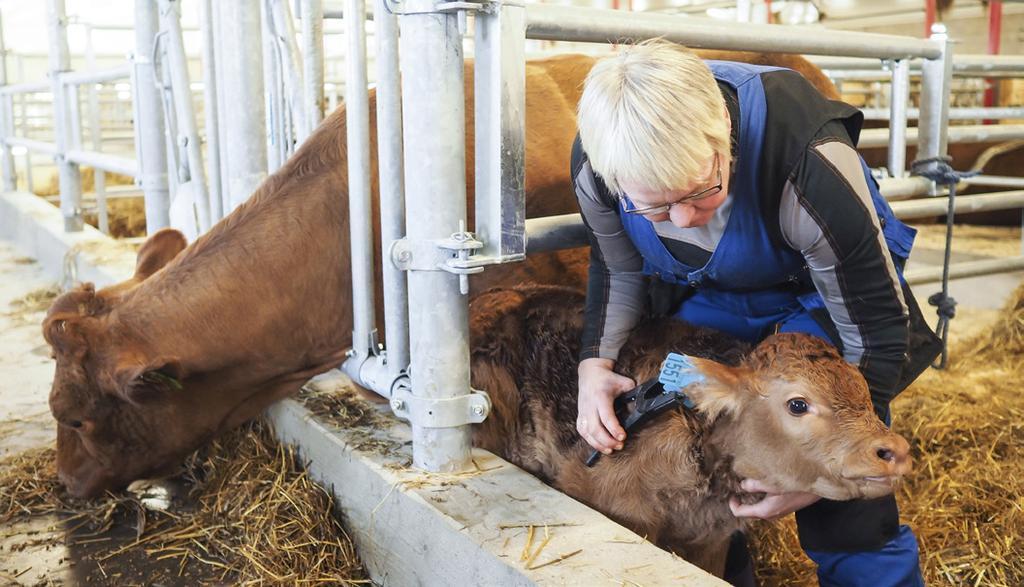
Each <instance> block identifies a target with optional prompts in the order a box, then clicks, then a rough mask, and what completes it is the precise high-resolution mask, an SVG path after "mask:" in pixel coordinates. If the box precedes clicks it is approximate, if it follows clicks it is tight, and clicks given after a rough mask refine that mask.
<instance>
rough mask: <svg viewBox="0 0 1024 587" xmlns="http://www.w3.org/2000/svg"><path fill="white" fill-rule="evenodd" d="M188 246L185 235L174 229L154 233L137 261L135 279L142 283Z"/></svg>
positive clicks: (145, 243)
mask: <svg viewBox="0 0 1024 587" xmlns="http://www.w3.org/2000/svg"><path fill="white" fill-rule="evenodd" d="M186 246H188V242H187V241H186V240H185V235H183V234H181V233H180V232H178V231H177V230H174V229H173V228H164V229H162V230H158V231H157V232H155V233H153V236H151V237H149V239H147V240H146V242H144V243H143V244H142V248H140V249H139V255H138V257H136V260H135V279H137V280H139V281H142V280H143V279H146V278H147V277H149V276H150V275H153V274H154V273H156V272H157V271H159V270H161V269H163V267H164V265H166V264H167V263H169V262H170V261H171V259H173V258H175V257H176V256H177V255H178V253H180V252H181V251H182V250H184V249H185V247H186Z"/></svg>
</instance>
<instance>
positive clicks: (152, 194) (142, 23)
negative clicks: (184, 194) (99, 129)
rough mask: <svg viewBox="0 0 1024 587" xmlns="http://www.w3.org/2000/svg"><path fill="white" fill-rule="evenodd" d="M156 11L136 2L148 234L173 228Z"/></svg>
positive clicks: (136, 87)
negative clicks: (158, 80) (158, 83)
mask: <svg viewBox="0 0 1024 587" xmlns="http://www.w3.org/2000/svg"><path fill="white" fill-rule="evenodd" d="M157 30H158V26H157V7H156V3H155V2H153V1H152V0H135V55H134V57H133V64H134V67H135V74H134V76H133V79H132V88H133V92H132V95H133V105H134V106H133V107H134V113H135V149H136V153H137V155H136V159H137V160H138V166H139V184H140V186H141V187H142V193H143V194H144V199H145V203H146V232H147V233H148V234H153V233H154V232H156V231H158V230H160V229H161V228H166V227H168V226H170V225H171V216H170V209H171V198H170V192H169V189H168V185H167V146H166V144H165V143H164V134H165V123H164V114H163V105H162V103H161V99H160V91H159V90H158V89H157V87H156V77H155V71H154V67H153V59H152V58H153V54H154V51H153V48H154V45H155V42H156V33H157Z"/></svg>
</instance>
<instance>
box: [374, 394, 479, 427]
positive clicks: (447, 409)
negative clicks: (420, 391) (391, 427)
mask: <svg viewBox="0 0 1024 587" xmlns="http://www.w3.org/2000/svg"><path fill="white" fill-rule="evenodd" d="M471 391H472V393H469V394H466V395H460V396H457V397H452V398H445V399H437V398H426V397H420V396H415V395H413V394H412V392H411V391H410V390H409V389H408V388H407V387H404V386H398V387H395V388H394V389H393V395H392V396H391V410H392V411H393V412H394V413H395V415H396V416H398V417H399V418H402V419H403V420H409V421H410V422H411V423H414V424H416V425H417V426H422V427H424V428H455V427H458V426H464V425H466V424H479V423H480V422H483V421H484V420H485V419H486V418H487V415H488V414H490V413H491V398H490V397H489V396H488V395H487V393H486V392H483V391H480V390H478V389H473V390H471Z"/></svg>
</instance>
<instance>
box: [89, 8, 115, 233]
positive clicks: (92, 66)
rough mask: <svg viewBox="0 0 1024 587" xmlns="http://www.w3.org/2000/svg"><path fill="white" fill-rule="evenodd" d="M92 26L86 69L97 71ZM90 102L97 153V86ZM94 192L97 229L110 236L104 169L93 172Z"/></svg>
mask: <svg viewBox="0 0 1024 587" xmlns="http://www.w3.org/2000/svg"><path fill="white" fill-rule="evenodd" d="M92 31H93V29H92V26H90V25H86V27H85V68H86V69H88V70H89V71H95V70H96V52H95V50H94V47H93V44H92ZM86 95H87V96H88V100H89V138H90V139H91V142H92V148H93V150H94V151H96V152H100V151H102V150H103V137H102V136H101V135H100V97H99V92H97V91H96V84H89V87H88V88H87V94H86ZM92 191H93V193H94V194H95V195H96V218H97V228H99V229H100V232H102V233H103V234H110V219H109V217H108V215H107V175H106V173H104V171H103V170H102V169H99V168H98V167H94V168H93V170H92Z"/></svg>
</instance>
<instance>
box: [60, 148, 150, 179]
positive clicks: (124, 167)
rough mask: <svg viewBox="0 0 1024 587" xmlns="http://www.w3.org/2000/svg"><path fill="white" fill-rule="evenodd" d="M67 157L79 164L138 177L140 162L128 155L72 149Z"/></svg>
mask: <svg viewBox="0 0 1024 587" xmlns="http://www.w3.org/2000/svg"><path fill="white" fill-rule="evenodd" d="M67 158H68V159H69V160H71V161H73V162H75V163H77V164H79V165H85V166H87V167H94V168H96V169H102V170H103V171H109V172H111V173H120V174H121V175H127V176H129V177H138V175H139V166H138V162H137V161H135V159H129V158H128V157H119V156H117V155H111V154H109V153H100V152H98V151H87V150H85V149H72V150H69V151H68V152H67Z"/></svg>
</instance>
